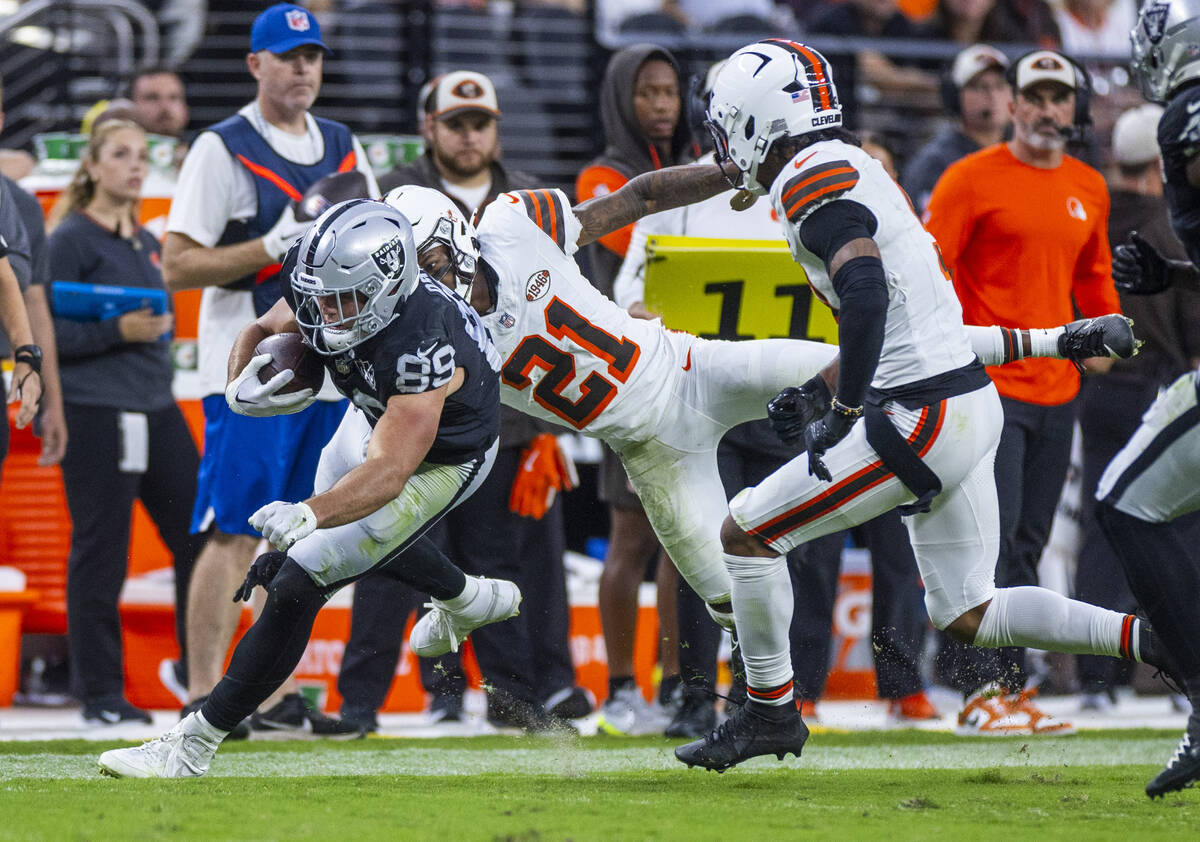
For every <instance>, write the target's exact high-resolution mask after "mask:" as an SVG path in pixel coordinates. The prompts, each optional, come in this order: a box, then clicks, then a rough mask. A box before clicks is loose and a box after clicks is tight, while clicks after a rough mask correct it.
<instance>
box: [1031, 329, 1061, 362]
mask: <svg viewBox="0 0 1200 842" xmlns="http://www.w3.org/2000/svg"><path fill="white" fill-rule="evenodd" d="M1064 332H1065V328H1063V327H1047V328H1037V327H1035V328H1030V329H1029V331H1028V333H1029V341H1030V344H1031V345H1032V346H1033V353H1032V354H1029V355H1028V356H1033V357H1053V358H1055V359H1062V354H1060V353H1059V352H1058V337H1060V336H1062V335H1063V333H1064Z"/></svg>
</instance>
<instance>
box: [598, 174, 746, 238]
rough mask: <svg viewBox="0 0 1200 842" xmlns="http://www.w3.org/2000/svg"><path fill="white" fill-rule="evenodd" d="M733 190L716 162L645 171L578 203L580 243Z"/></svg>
mask: <svg viewBox="0 0 1200 842" xmlns="http://www.w3.org/2000/svg"><path fill="white" fill-rule="evenodd" d="M727 166H728V167H729V171H730V173H731V174H732V176H733V177H734V178H735V179H736V178H738V177H739V176H740V173H738V171H737V169H736V167H734V166H733V164H727ZM729 189H730V187H729V182H728V181H727V180H726V178H725V175H724V173H722V171H721V167H719V166H717V165H716V164H682V165H680V166H677V167H667V168H666V169H662V170H654V171H653V172H647V173H642V174H641V175H639V176H637V177H636V178H632V179H630V180H629V181H628V182H627V183H626V184H625V186H624V187H622V188H621V189H620V190H617V191H616V192H615V193H609V194H607V195H604V196H596V197H595V198H593V199H588V200H587V201H586V202H583V203H581V204H579V205H576V206H575V208H574V211H575V215H576V216H577V217H579V221H580V222H581V223H582V224H583V232H582V233H581V234H580V235H579V245H581V246H583V245H587V244H588V243H590V242H593V241H594V240H598V239H599V238H600V237H603V236H604V235H605V234H607V233H609V232H610V231H616V230H617V229H618V228H623V227H625V226H626V225H629V224H631V223H634V222H636V221H637V220H639V219H641V218H642V217H643V216H646V215H647V214H651V213H658V212H659V211H665V210H670V209H671V208H678V207H682V206H683V205H690V204H692V203H694V202H701V201H703V200H705V199H708V198H710V197H712V196H716V195H717V194H718V193H721V192H723V191H725V190H729Z"/></svg>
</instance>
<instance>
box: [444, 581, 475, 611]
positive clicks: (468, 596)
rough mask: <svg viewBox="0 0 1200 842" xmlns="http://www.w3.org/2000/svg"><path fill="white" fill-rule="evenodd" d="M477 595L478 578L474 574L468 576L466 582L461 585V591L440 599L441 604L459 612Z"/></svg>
mask: <svg viewBox="0 0 1200 842" xmlns="http://www.w3.org/2000/svg"><path fill="white" fill-rule="evenodd" d="M477 596H479V580H478V579H476V578H475V577H474V576H468V577H467V583H466V584H465V585H463V589H462V593H460V594H459V595H458V596H455V597H451V598H450V599H444V600H442V605H444V606H446V607H447V608H449V609H450V610H451V611H454V612H459V611H462V610H463V609H464V608H466V607H467V606H468V605H470V604H471V603H472V602H473V601H474V599H475V597H477Z"/></svg>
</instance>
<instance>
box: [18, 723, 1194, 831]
mask: <svg viewBox="0 0 1200 842" xmlns="http://www.w3.org/2000/svg"><path fill="white" fill-rule="evenodd" d="M1178 736H1179V735H1178V734H1177V733H1166V732H1161V731H1094V732H1084V733H1081V734H1079V735H1077V736H1074V737H1066V738H1059V739H1038V740H1026V739H1021V738H1004V739H980V738H976V739H963V738H958V737H954V736H952V735H949V734H943V733H936V732H932V733H931V732H928V731H888V732H871V733H854V734H834V733H821V734H815V735H814V736H813V738H812V739H811V740H810V742H809V744H808V746H807V747H806V749H805V753H804V758H803V759H802V760H796V759H795V758H788V761H787V762H786V763H782V764H781V763H778V762H777V761H775V760H774V759H773V758H771V759H767V758H758V759H756V760H753V761H750V762H749V763H747V764H744V765H743V766H740V767H738V768H737V769H734V770H731V771H729V772H727V773H725V774H724V775H716V774H713V773H711V772H703V771H701V770H698V769H686V768H684V767H683V766H681V765H680V764H678V763H677V762H676V761H675V760H674V758H673V756H672V755H671V751H670V749H671V748H672V747H673V745H674V744H675V743H674V742H670V741H666V740H662V739H654V738H642V739H633V740H617V739H612V738H605V737H593V738H579V739H567V740H556V739H546V738H536V737H525V738H518V737H484V738H479V737H476V738H470V739H439V740H415V739H382V738H372V739H368V740H362V741H357V742H352V743H334V742H320V741H291V742H276V741H255V742H248V743H240V744H238V743H233V744H230V745H228V746H226V747H225V748H223V749H222V750H221V752H220V753H219V754H218V755H217V758H216V759H215V760H214V762H213V767H212V770H211V773H210V776H209V777H206V778H203V779H199V780H185V781H134V780H113V779H110V778H102V777H100V776H99V775H98V774H97V772H96V764H95V759H96V757H97V756H98V755H99V753H100V752H101V751H103V750H104V749H106V748H111V747H113V745H114V744H113V743H96V742H84V741H80V740H71V741H54V742H40V743H21V742H15V743H0V839H6V840H7V839H22V840H24V839H29V840H33V839H37V840H42V839H45V840H126V839H138V840H142V839H172V840H176V839H178V840H276V839H278V840H303V839H321V840H327V842H361V841H362V840H374V839H387V840H392V839H422V840H425V839H433V840H444V841H445V842H454V840H460V839H463V840H474V839H483V840H492V839H500V840H559V839H573V840H591V839H595V840H622V839H632V840H640V839H687V840H707V839H715V840H730V842H732V841H733V840H743V839H752V838H760V837H762V835H763V834H764V833H771V834H772V835H773V837H774V838H776V839H798V838H804V839H821V840H823V839H831V840H834V839H836V840H858V839H885V840H889V842H890V841H891V840H907V839H914V840H962V841H963V842H973V840H992V839H994V840H997V841H998V842H1010V840H1020V839H1036V840H1041V841H1042V842H1050V840H1073V842H1083V840H1087V842H1093V841H1094V840H1106V839H1112V840H1122V842H1133V840H1139V841H1140V840H1154V839H1163V840H1167V839H1169V840H1187V839H1200V792H1191V791H1185V792H1183V793H1179V794H1177V795H1175V796H1172V797H1168V798H1166V799H1163V800H1160V801H1157V802H1151V801H1149V800H1148V799H1147V798H1146V796H1145V794H1144V793H1143V791H1142V788H1143V786H1144V785H1145V782H1146V781H1147V780H1148V779H1149V778H1150V777H1151V776H1153V775H1154V774H1155V773H1156V772H1157V771H1158V770H1159V769H1160V768H1161V765H1162V763H1164V762H1165V760H1166V758H1167V757H1168V756H1169V755H1170V753H1171V751H1172V749H1173V748H1174V744H1175V742H1176V740H1177V739H1178Z"/></svg>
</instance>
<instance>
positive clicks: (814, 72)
mask: <svg viewBox="0 0 1200 842" xmlns="http://www.w3.org/2000/svg"><path fill="white" fill-rule="evenodd" d="M707 113H708V120H707V123H706V125H707V126H708V129H709V131H710V132H712V135H713V140H714V141H715V142H716V145H717V157H718V159H723V158H726V157H727V158H729V159H731V160H732V161H733V162H734V164H736V165H737V167H738V169H740V170H741V171H742V184H739V185H735V186H736V187H744V188H745V189H746V190H749V191H750V192H752V193H756V194H758V195H765V194H766V193H767V188H768V187H769V185H762V184H760V183H759V181H758V166H759V164H761V163H762V162H763V161H764V160H765V159H766V157H767V153H768V152H770V150H771V144H772V143H774V142H775V141H776V140H778V139H779V138H781V137H795V136H797V135H803V134H808V133H809V132H815V131H822V130H825V129H830V128H834V127H837V126H840V125H841V124H842V106H841V103H840V102H839V101H838V95H837V89H836V88H835V87H834V84H833V71H832V70H831V69H830V66H829V62H828V61H826V60H825V57H824V56H822V55H821V54H820V53H818V52H817V51H816V50H814V49H813V48H812V47H807V46H805V45H804V44H801V43H798V42H796V41H787V40H784V39H782V38H769V39H767V40H765V41H759V42H758V43H756V44H750V45H749V46H746V47H742V48H741V49H740V50H738V51H737V52H735V53H734V54H733V55H731V56H730V57H729V59H728V61H726V62H725V65H724V66H723V67H722V68H721V70H720V72H719V73H718V74H717V78H716V79H715V80H714V82H713V86H712V93H711V94H710V95H709V98H708V112H707Z"/></svg>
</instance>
